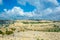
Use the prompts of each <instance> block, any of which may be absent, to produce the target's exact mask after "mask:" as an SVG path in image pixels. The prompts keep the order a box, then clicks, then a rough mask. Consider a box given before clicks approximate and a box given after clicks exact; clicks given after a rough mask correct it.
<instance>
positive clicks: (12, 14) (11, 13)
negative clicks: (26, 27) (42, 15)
mask: <svg viewBox="0 0 60 40" xmlns="http://www.w3.org/2000/svg"><path fill="white" fill-rule="evenodd" d="M21 16H22V17H32V16H34V14H33V11H32V12H24V11H23V9H21V8H20V7H13V8H12V9H11V10H7V9H4V12H3V13H2V14H0V19H1V18H4V19H20V18H19V17H21Z"/></svg>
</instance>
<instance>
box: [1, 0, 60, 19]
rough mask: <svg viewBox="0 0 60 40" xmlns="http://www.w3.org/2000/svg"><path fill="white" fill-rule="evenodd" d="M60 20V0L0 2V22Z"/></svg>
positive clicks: (12, 0) (11, 0)
mask: <svg viewBox="0 0 60 40" xmlns="http://www.w3.org/2000/svg"><path fill="white" fill-rule="evenodd" d="M16 19H45V20H60V0H0V20H16Z"/></svg>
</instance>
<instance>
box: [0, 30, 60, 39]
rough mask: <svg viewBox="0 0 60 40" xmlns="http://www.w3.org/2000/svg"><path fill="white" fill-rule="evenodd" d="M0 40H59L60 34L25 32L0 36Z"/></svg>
mask: <svg viewBox="0 0 60 40" xmlns="http://www.w3.org/2000/svg"><path fill="white" fill-rule="evenodd" d="M0 40H60V32H38V31H26V32H16V33H14V34H12V35H8V36H7V35H4V36H3V37H2V36H0Z"/></svg>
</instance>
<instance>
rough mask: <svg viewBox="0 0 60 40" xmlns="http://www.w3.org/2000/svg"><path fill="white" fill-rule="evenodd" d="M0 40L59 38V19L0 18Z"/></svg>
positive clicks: (53, 39) (57, 39)
mask: <svg viewBox="0 0 60 40" xmlns="http://www.w3.org/2000/svg"><path fill="white" fill-rule="evenodd" d="M0 40H60V21H48V20H38V21H36V20H0Z"/></svg>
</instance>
